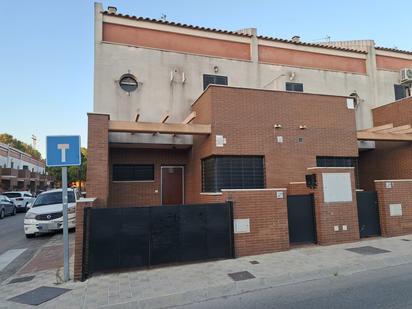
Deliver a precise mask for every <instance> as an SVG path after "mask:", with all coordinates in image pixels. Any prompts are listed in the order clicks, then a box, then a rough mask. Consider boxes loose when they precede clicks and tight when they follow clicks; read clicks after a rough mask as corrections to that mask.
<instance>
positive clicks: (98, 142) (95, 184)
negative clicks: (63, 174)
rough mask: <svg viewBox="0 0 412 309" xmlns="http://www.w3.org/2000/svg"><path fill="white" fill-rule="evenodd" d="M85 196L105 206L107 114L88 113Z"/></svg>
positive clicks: (106, 195)
mask: <svg viewBox="0 0 412 309" xmlns="http://www.w3.org/2000/svg"><path fill="white" fill-rule="evenodd" d="M88 118H89V126H88V145H87V156H88V157H87V196H88V197H95V198H96V202H95V207H107V199H108V196H109V115H104V114H91V113H89V114H88Z"/></svg>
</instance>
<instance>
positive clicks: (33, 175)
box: [30, 172, 40, 179]
mask: <svg viewBox="0 0 412 309" xmlns="http://www.w3.org/2000/svg"><path fill="white" fill-rule="evenodd" d="M39 177H40V174H39V173H36V172H31V173H30V178H31V179H39Z"/></svg>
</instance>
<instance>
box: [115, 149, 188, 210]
mask: <svg viewBox="0 0 412 309" xmlns="http://www.w3.org/2000/svg"><path fill="white" fill-rule="evenodd" d="M186 162H187V150H165V149H163V150H162V149H158V150H155V149H124V148H110V171H109V175H110V197H109V205H110V207H129V206H148V205H160V204H161V191H160V180H161V174H160V173H161V172H160V168H161V166H162V165H182V166H185V165H186ZM113 164H154V165H155V177H154V181H143V182H123V181H122V182H114V181H112V167H113ZM184 179H188V177H184ZM189 181H190V180H189Z"/></svg>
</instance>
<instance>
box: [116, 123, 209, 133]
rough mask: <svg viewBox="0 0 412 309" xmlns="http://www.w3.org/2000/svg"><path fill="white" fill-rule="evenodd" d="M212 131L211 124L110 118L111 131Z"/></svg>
mask: <svg viewBox="0 0 412 309" xmlns="http://www.w3.org/2000/svg"><path fill="white" fill-rule="evenodd" d="M211 131H212V128H211V125H210V124H191V123H164V122H135V121H116V120H109V132H128V133H163V134H181V135H209V134H210V133H211Z"/></svg>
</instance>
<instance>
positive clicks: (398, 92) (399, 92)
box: [394, 84, 406, 100]
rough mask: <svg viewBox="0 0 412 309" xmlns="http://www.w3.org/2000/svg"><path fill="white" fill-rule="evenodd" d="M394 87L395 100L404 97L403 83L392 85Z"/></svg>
mask: <svg viewBox="0 0 412 309" xmlns="http://www.w3.org/2000/svg"><path fill="white" fill-rule="evenodd" d="M394 89H395V100H400V99H403V98H406V88H405V86H403V85H397V84H395V85H394Z"/></svg>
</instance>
